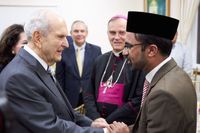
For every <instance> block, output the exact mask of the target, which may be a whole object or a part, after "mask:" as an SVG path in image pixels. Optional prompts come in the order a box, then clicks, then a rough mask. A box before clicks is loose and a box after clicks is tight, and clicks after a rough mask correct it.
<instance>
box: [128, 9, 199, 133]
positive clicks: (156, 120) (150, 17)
mask: <svg viewBox="0 0 200 133" xmlns="http://www.w3.org/2000/svg"><path fill="white" fill-rule="evenodd" d="M178 23H179V21H178V20H176V19H173V18H170V17H166V16H160V15H156V14H150V13H144V12H129V13H128V22H127V31H128V33H127V36H126V40H127V47H128V48H129V50H128V57H129V59H130V61H131V63H132V64H133V65H134V67H136V68H138V69H143V70H144V71H146V72H147V75H146V80H145V83H144V89H143V98H142V104H141V109H140V112H139V115H138V117H137V120H136V122H135V124H134V127H133V131H132V132H133V133H195V132H196V104H197V99H196V93H195V89H194V87H193V85H192V81H191V79H190V77H189V76H188V75H187V74H186V73H185V72H184V71H183V70H182V69H181V68H179V67H178V66H177V64H176V63H175V61H174V59H172V58H171V57H169V55H170V52H171V49H172V42H171V40H172V39H173V37H174V35H175V33H176V31H177V27H178Z"/></svg>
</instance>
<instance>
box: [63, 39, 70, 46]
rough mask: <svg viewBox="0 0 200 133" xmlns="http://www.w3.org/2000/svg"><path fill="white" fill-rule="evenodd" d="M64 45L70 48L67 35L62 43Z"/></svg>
mask: <svg viewBox="0 0 200 133" xmlns="http://www.w3.org/2000/svg"><path fill="white" fill-rule="evenodd" d="M62 46H63V47H66V48H68V47H69V43H68V41H67V38H66V37H65V39H64V41H63V43H62Z"/></svg>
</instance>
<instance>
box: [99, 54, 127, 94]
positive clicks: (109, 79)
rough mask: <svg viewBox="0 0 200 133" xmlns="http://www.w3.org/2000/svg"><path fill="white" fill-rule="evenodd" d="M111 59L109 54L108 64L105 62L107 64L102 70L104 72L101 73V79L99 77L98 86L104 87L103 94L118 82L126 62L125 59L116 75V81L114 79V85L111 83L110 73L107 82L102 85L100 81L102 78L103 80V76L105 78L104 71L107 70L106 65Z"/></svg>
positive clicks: (111, 76)
mask: <svg viewBox="0 0 200 133" xmlns="http://www.w3.org/2000/svg"><path fill="white" fill-rule="evenodd" d="M111 57H112V52H111V54H110V57H109V60H108V62H107V64H106V68H105V70H104V72H103V75H102V77H101V82H100V86H101V87H105V88H104V90H103V93H106V90H107V89H108V88H111V87H113V86H115V84H116V83H117V82H118V80H119V78H120V76H121V74H122V70H123V69H124V66H125V64H126V61H127V58H126V59H125V61H124V63H123V65H122V68H121V70H120V72H119V74H118V77H117V79H116V81H115V82H114V83H112V81H113V72H112V73H111V75H110V77H109V78H108V80H107V81H106V82H105V83H103V82H102V81H103V78H104V76H105V74H106V71H107V69H108V65H109V64H110V61H111ZM102 83H103V84H102Z"/></svg>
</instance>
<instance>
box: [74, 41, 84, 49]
mask: <svg viewBox="0 0 200 133" xmlns="http://www.w3.org/2000/svg"><path fill="white" fill-rule="evenodd" d="M73 45H74V49H75V50H77V49H78V48H80V49H85V45H86V43H85V42H84V44H83V45H82V46H81V47H79V46H78V45H77V44H76V43H75V42H73Z"/></svg>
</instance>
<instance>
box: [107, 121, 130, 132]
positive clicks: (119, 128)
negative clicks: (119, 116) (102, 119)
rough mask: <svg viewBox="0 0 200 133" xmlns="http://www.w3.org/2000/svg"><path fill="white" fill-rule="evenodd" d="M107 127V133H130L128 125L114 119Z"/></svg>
mask: <svg viewBox="0 0 200 133" xmlns="http://www.w3.org/2000/svg"><path fill="white" fill-rule="evenodd" d="M107 129H108V132H109V133H130V130H129V128H128V126H127V125H126V124H125V123H123V122H116V121H114V122H113V123H112V124H110V126H109V127H107Z"/></svg>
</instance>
